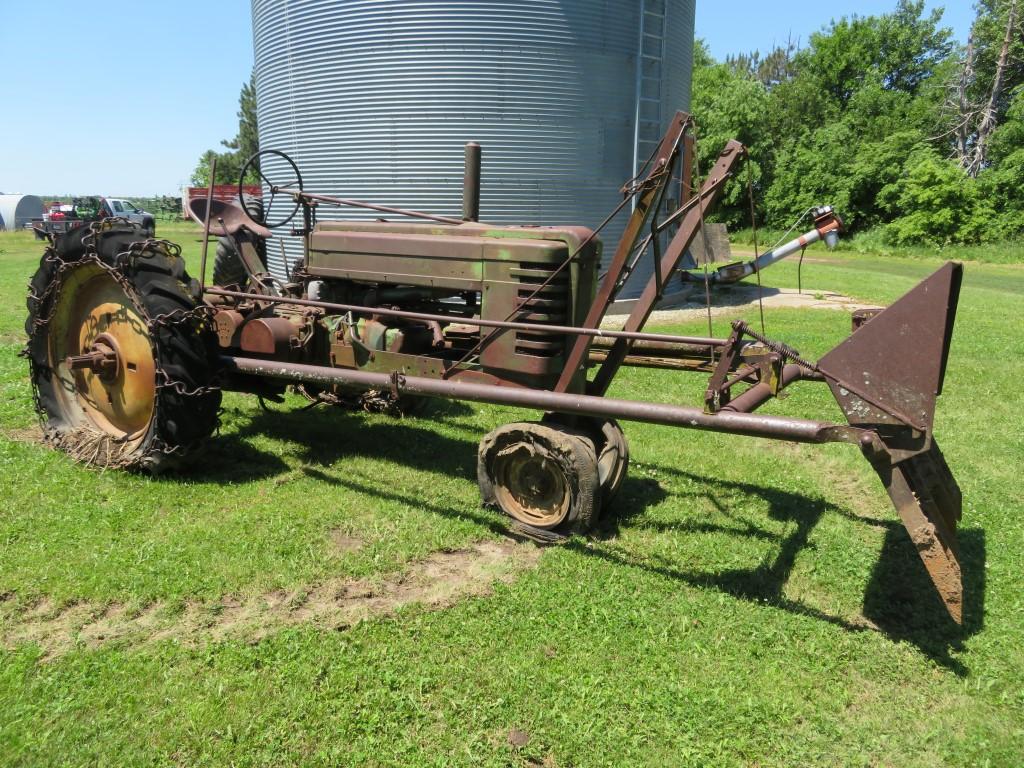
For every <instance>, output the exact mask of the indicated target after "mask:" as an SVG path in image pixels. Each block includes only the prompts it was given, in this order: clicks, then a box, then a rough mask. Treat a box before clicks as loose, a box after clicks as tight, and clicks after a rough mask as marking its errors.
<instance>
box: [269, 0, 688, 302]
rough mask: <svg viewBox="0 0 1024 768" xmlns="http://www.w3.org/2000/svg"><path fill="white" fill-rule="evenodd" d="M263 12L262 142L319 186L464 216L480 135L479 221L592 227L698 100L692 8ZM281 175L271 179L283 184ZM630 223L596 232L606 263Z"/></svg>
mask: <svg viewBox="0 0 1024 768" xmlns="http://www.w3.org/2000/svg"><path fill="white" fill-rule="evenodd" d="M252 14H253V39H254V47H255V55H256V94H257V105H258V106H257V112H258V120H259V139H260V146H261V148H263V149H279V150H282V151H284V152H286V153H287V154H289V155H290V156H291V157H292V158H293V159H294V160H295V161H296V163H297V164H298V166H299V168H300V169H301V171H302V174H303V177H304V182H305V188H306V189H307V190H309V191H315V192H322V193H324V194H333V195H339V196H343V197H348V198H356V199H362V200H368V201H372V202H377V203H383V204H386V205H394V206H400V207H407V208H415V209H419V210H425V211H430V212H433V213H441V214H449V215H452V214H458V213H459V212H460V211H461V196H462V170H463V165H462V163H463V145H464V144H465V143H466V142H468V141H477V142H480V143H481V144H482V145H483V158H484V161H483V185H482V194H481V218H482V219H483V220H485V221H489V222H493V223H498V224H503V223H505V224H507V223H521V224H585V225H587V226H590V227H596V226H597V225H598V224H600V223H601V221H602V220H603V219H604V218H605V216H606V215H607V214H608V213H609V212H610V211H611V210H612V209H613V208H614V207H615V205H616V204H617V203H618V202H619V201H620V200H621V197H620V195H619V188H620V186H621V185H622V183H623V182H624V181H625V180H626V179H628V178H629V177H630V176H632V175H633V173H634V170H635V169H636V168H637V166H638V164H640V163H642V162H643V161H644V160H646V159H647V157H648V156H649V155H650V153H651V152H652V151H653V149H654V147H655V145H656V142H657V140H658V139H659V138H660V136H661V134H662V132H663V131H664V129H665V125H666V123H667V121H668V120H669V119H670V118H671V116H672V115H673V114H674V112H675V111H676V110H678V109H684V110H685V109H687V108H688V107H689V101H690V74H691V68H692V57H693V24H694V0H474V1H473V2H466V0H253V2H252ZM283 165H284V164H283V162H282V161H278V160H276V158H274V157H272V156H271V157H267V158H266V160H265V164H264V168H265V170H266V172H267V175H268V176H269V177H270V178H271V179H274V178H275V174H276V175H277V178H278V179H280V180H282V181H285V180H287V179H288V178H290V176H291V174H289V172H288V169H287V168H285V167H283ZM627 214H628V212H627ZM376 215H377V214H374V213H372V212H369V211H357V210H351V209H349V210H344V211H343V210H339V209H333V208H329V207H326V206H324V207H322V208H320V209H319V210H318V216H319V217H320V218H321V219H325V218H373V217H375V216H376ZM623 225H624V218H623V219H622V220H618V221H616V222H613V224H612V225H611V226H609V227H608V228H607V229H605V230H604V231H603V233H602V239H603V240H604V242H605V244H606V247H605V251H606V257H607V256H608V255H609V254H610V251H611V249H612V247H613V246H614V244H615V242H616V241H617V239H618V237H619V235H620V233H621V231H622V227H623ZM278 232H279V233H280V230H279V231H278ZM285 239H286V252H287V258H288V259H289V260H291V259H292V258H294V257H296V256H298V255H300V254H301V245H300V243H299V242H298V241H297V240H296V239H294V238H287V237H286V238H285ZM268 253H269V258H270V260H271V263H270V267H271V269H272V270H273V271H274V272H275V273H277V274H281V273H282V272H283V271H284V264H283V262H282V259H281V256H280V251H279V249H277V248H271V249H269V251H268ZM647 261H648V260H646V259H645V260H643V262H642V264H641V268H640V269H638V273H637V274H636V275H634V279H633V281H632V282H631V284H630V285H629V286H627V288H626V290H625V291H624V293H623V295H624V296H629V295H631V294H634V293H637V292H638V291H639V287H640V286H641V285H642V284H643V283H645V282H646V280H647V277H648V274H644V273H642V271H641V270H642V268H643V267H644V266H648V265H647ZM648 269H649V266H648ZM631 289H632V290H631Z"/></svg>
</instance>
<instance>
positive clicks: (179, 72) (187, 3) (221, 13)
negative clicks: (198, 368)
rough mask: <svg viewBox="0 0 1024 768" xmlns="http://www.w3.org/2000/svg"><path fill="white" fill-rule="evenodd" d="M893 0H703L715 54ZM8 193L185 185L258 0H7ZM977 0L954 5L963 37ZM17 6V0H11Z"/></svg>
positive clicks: (223, 108) (243, 64)
mask: <svg viewBox="0 0 1024 768" xmlns="http://www.w3.org/2000/svg"><path fill="white" fill-rule="evenodd" d="M895 4H896V3H895V0H856V2H854V1H853V0H832V2H831V3H827V4H826V3H822V2H820V0H774V2H765V1H764V0H731V1H730V2H713V1H712V0H697V35H698V36H700V37H703V38H704V39H705V40H707V41H708V43H709V45H710V47H711V51H712V53H713V54H714V55H715V56H717V57H719V58H721V57H724V56H725V55H726V54H728V53H735V52H741V51H750V50H755V49H761V50H766V49H769V48H771V47H772V46H773V45H774V44H779V43H783V42H785V41H786V39H787V38H788V37H789V36H790V35H792V37H793V39H794V40H797V39H799V40H801V41H804V42H806V40H807V38H808V36H809V35H810V33H811V32H814V31H815V30H817V29H820V28H821V27H822V26H824V25H826V24H828V22H829V21H830V19H832V18H838V17H841V16H844V15H850V14H853V13H857V14H860V15H868V14H873V13H884V12H886V11H889V10H891V9H892V8H893V7H894V6H895ZM0 5H2V6H3V9H2V13H0V61H2V62H3V65H4V71H5V72H6V73H7V77H6V78H4V83H5V85H6V87H7V89H8V92H7V93H5V94H4V98H3V99H2V100H0V104H2V105H3V106H2V107H0V192H8V193H12V192H22V193H32V194H39V195H50V194H74V193H77V194H88V193H92V194H106V195H124V196H131V195H140V196H141V195H157V194H177V193H178V190H179V189H180V187H181V186H182V184H185V183H187V181H188V178H189V176H190V175H191V172H192V169H193V168H194V167H195V164H196V160H197V159H198V157H199V155H200V154H201V153H202V152H203V151H204V150H206V149H207V148H210V147H214V146H217V145H218V144H219V142H220V140H221V139H226V138H230V137H233V136H234V135H235V132H236V129H237V118H236V117H235V112H236V110H237V101H238V90H239V88H240V87H241V85H242V83H243V82H244V81H245V80H246V78H247V77H248V76H249V71H250V70H251V68H252V26H251V21H250V15H249V2H248V0H205V1H201V0H174V2H166V1H165V0H161V1H160V2H152V0H149V1H146V0H144V2H140V3H131V4H127V5H118V6H116V8H117V9H118V10H112V11H110V12H107V11H104V12H103V13H96V12H93V11H90V10H89V4H88V3H85V4H83V3H81V2H77V1H75V2H72V1H71V0H49V1H48V2H46V3H27V2H23V1H22V0H2V2H0ZM971 5H972V3H971V2H969V0H929V2H928V6H929V7H936V6H945V7H946V8H947V11H946V16H945V21H946V24H947V25H948V26H950V27H951V28H953V30H954V32H955V33H956V36H957V38H958V39H960V40H965V39H966V37H967V29H968V27H969V25H970V22H971V19H972V18H973V11H972V10H971V8H970V6H971ZM12 6H13V7H12Z"/></svg>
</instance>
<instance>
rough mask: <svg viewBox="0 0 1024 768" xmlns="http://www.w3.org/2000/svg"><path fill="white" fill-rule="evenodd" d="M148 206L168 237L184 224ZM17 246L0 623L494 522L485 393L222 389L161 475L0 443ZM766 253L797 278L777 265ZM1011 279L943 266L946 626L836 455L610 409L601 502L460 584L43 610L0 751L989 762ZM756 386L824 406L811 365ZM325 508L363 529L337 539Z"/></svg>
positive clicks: (497, 415)
mask: <svg viewBox="0 0 1024 768" xmlns="http://www.w3.org/2000/svg"><path fill="white" fill-rule="evenodd" d="M160 233H161V234H162V235H163V236H169V237H172V238H174V239H177V240H178V241H179V242H182V244H183V245H184V246H185V249H186V254H187V255H188V257H189V259H190V263H193V264H195V263H196V256H197V254H198V248H199V246H198V242H197V237H196V229H195V228H194V227H192V226H191V225H186V224H181V225H176V226H171V225H161V230H160ZM39 252H40V248H39V246H38V244H36V243H34V242H33V241H32V240H31V238H30V237H28V238H26V237H25V236H24V235H22V234H10V235H7V234H5V235H0V386H2V388H3V397H2V398H0V552H2V556H0V596H2V598H0V630H3V631H0V636H3V635H6V634H8V632H7V631H8V630H12V629H14V628H17V627H22V628H23V627H25V626H26V625H27V624H28V623H30V620H29V619H28V618H26V617H27V616H28V615H29V614H27V613H26V611H29V610H31V609H32V607H33V606H36V605H39V604H41V605H43V606H47V607H46V610H48V611H49V615H51V616H53V615H58V614H59V613H60V609H61V606H75V605H76V604H77V605H79V606H82V605H84V606H89V607H90V610H102V608H103V607H104V606H124V607H126V610H128V611H130V612H134V613H138V612H142V611H144V610H145V609H146V607H147V606H152V605H159V606H161V607H162V610H164V611H165V612H166V614H167V615H168V616H170V617H171V619H170V620H171V621H173V620H174V616H175V615H182V616H184V615H186V613H187V611H186V607H187V606H190V605H197V604H199V605H203V606H211V610H214V611H215V610H216V609H217V606H218V605H219V604H220V603H221V602H224V604H228V602H229V601H230V600H238V599H240V600H245V599H248V598H252V597H254V596H259V595H265V594H269V593H272V592H273V591H274V590H285V591H287V592H289V593H293V592H296V591H298V592H301V591H302V590H303V589H304V588H308V587H310V586H312V585H315V584H318V583H321V582H324V581H328V580H331V579H338V578H349V577H350V578H353V579H369V580H371V581H372V580H374V579H389V578H390V579H395V578H396V577H395V574H399V573H401V572H403V571H404V570H406V569H410V568H412V569H415V563H416V562H417V561H420V560H422V559H424V558H426V557H427V556H429V555H430V554H431V553H433V552H438V551H442V550H457V549H459V548H463V547H466V546H468V545H470V544H471V543H473V542H476V541H480V540H485V539H498V538H499V537H500V535H501V534H500V531H501V529H502V521H501V519H500V518H499V517H498V516H497V515H495V514H493V513H491V512H489V511H486V510H483V509H481V508H480V507H479V501H478V492H477V488H476V483H475V480H474V462H475V451H476V443H477V440H478V439H479V438H480V436H482V435H483V434H484V433H485V432H486V431H487V430H489V429H491V428H493V427H495V426H497V425H499V424H502V423H505V422H508V421H512V420H516V419H518V418H521V417H522V416H523V415H524V414H523V413H521V412H517V411H512V410H509V409H504V408H499V407H492V406H481V405H475V404H471V405H466V404H447V405H445V404H440V405H439V406H438V407H437V408H436V409H435V410H434V411H433V412H432V414H431V415H430V416H428V417H424V418H407V419H404V420H400V421H397V420H393V419H389V418H388V417H384V416H378V415H368V414H350V413H341V412H334V411H327V410H314V411H306V412H301V413H300V412H297V411H296V409H297V408H298V407H300V406H301V402H300V401H298V400H295V399H292V400H289V402H288V403H286V404H285V405H284V406H275V407H274V408H275V412H272V413H265V412H263V411H261V410H260V408H259V406H258V405H257V404H256V403H255V402H253V401H252V400H250V399H248V398H245V397H242V396H237V395H231V396H228V397H226V398H225V408H226V412H225V415H224V424H223V427H222V429H221V432H220V434H219V435H218V436H217V437H215V438H214V439H213V440H212V441H211V444H210V450H209V452H208V453H207V455H206V458H205V459H204V461H203V463H202V464H201V465H200V466H199V467H197V468H195V469H194V470H192V471H191V472H189V473H187V474H184V475H178V476H172V477H168V478H162V479H158V480H154V479H148V478H144V477H139V476H135V475H130V474H125V473H121V472H99V471H95V470H90V469H85V468H82V467H80V466H77V465H74V464H72V463H71V462H70V461H69V460H67V459H66V458H65V457H64V456H62V455H60V454H57V453H54V452H52V451H50V450H48V449H46V448H44V447H42V446H40V445H38V444H36V443H35V442H32V441H31V440H26V439H25V438H24V435H25V430H28V429H30V428H31V427H32V425H33V424H34V423H35V417H34V414H33V411H32V407H31V397H30V392H29V387H28V385H27V382H26V376H25V370H26V366H25V362H24V360H22V359H21V358H19V357H18V355H17V353H18V351H19V349H20V347H21V344H22V343H23V330H22V326H23V323H24V286H25V283H26V281H27V280H28V277H29V275H30V274H31V272H32V270H33V269H34V267H35V262H36V261H37V259H38V255H39ZM815 258H818V255H817V254H816V255H815ZM938 263H939V262H938V261H937V260H935V259H931V260H929V259H927V258H920V259H915V260H906V259H897V258H889V257H881V256H876V255H861V254H852V253H840V254H836V255H833V256H829V257H828V258H827V259H826V260H818V261H814V262H810V263H805V265H804V285H805V286H809V288H810V289H811V290H818V289H827V290H836V291H839V292H842V293H846V294H849V295H852V296H855V297H857V298H860V299H863V300H865V301H870V302H889V301H891V300H892V299H894V298H896V297H897V296H898V295H900V294H901V293H902V292H904V291H905V290H907V289H908V288H910V287H911V286H912V285H913V284H914V282H915V281H916V280H917V279H919V278H920V277H923V276H924V275H926V274H927V273H928V272H929V271H930V270H931V269H932V268H934V267H936V266H937V265H938ZM763 277H764V279H765V283H766V284H768V285H769V286H784V287H790V286H795V284H796V268H795V264H793V263H783V264H780V265H778V266H776V267H773V268H772V269H771V270H770V271H768V272H765V273H764V276H763ZM1022 306H1024V268H1021V267H1019V266H1012V265H988V264H972V265H970V266H969V267H968V269H967V272H966V279H965V285H964V290H963V294H962V297H961V302H960V316H959V321H958V326H957V330H956V335H955V339H954V345H953V351H952V355H951V360H950V365H949V371H948V375H947V386H946V392H945V394H944V395H943V397H942V398H941V400H940V404H939V410H938V415H937V424H938V435H939V439H940V441H941V443H942V445H943V449H944V451H945V453H946V455H947V458H948V459H949V462H950V464H951V466H952V467H953V469H954V472H955V473H956V475H957V477H958V479H959V481H960V483H961V485H962V487H963V490H964V498H965V504H964V518H963V522H962V526H961V545H962V549H963V552H962V555H963V560H964V567H965V581H966V588H967V600H968V605H967V621H966V627H965V629H964V630H963V631H960V630H957V629H956V628H955V627H954V626H953V625H951V623H950V622H949V621H948V620H947V619H946V618H945V617H944V615H943V612H942V608H941V606H940V605H939V604H938V602H937V600H936V598H935V597H934V596H933V594H932V592H931V589H930V586H929V584H928V582H927V579H926V578H925V577H924V575H923V569H922V567H921V565H920V563H919V561H918V560H917V555H916V554H915V552H914V550H913V547H912V545H911V544H910V542H909V540H908V538H907V536H906V534H905V532H904V531H903V529H902V527H901V526H900V525H899V524H898V522H897V518H896V515H895V513H894V512H893V511H892V509H891V508H890V506H889V504H888V502H887V500H886V498H885V495H884V493H883V491H882V489H881V488H880V486H879V484H878V481H877V479H876V478H875V477H874V475H873V474H872V472H871V470H870V468H869V467H868V466H867V464H866V463H865V462H864V461H863V460H862V459H861V458H860V456H859V454H858V453H857V452H856V451H855V450H854V449H851V448H850V447H848V446H826V447H820V448H819V447H793V446H788V445H785V444H780V443H771V442H764V441H756V440H750V439H742V438H737V437H729V436H722V435H713V434H699V433H695V432H685V431H678V430H672V429H669V428H662V427H654V426H645V425H636V424H629V425H627V427H626V431H627V435H628V437H629V439H630V441H631V447H632V452H633V457H634V464H633V467H632V469H631V472H630V476H629V478H628V480H627V482H626V484H625V486H624V488H623V493H622V496H621V498H620V500H619V501H618V503H617V505H616V513H617V514H616V516H615V517H614V518H613V519H610V520H609V521H607V522H606V523H605V524H604V525H603V528H602V529H601V531H600V533H599V535H597V536H594V537H591V538H587V539H582V538H578V539H574V540H573V541H571V542H570V543H569V544H567V545H565V546H561V547H556V548H550V549H548V550H546V551H544V553H543V554H542V555H541V557H540V559H539V561H538V564H537V566H536V567H535V568H532V569H529V570H527V571H525V572H523V573H522V574H520V576H519V577H518V578H517V579H516V580H514V581H512V582H511V583H508V584H498V585H496V586H495V588H494V591H493V594H491V595H489V596H485V597H476V598H469V599H465V600H462V601H460V602H458V603H457V604H455V605H453V606H451V607H449V608H446V609H444V610H427V609H426V608H422V607H415V606H413V607H407V608H404V609H402V610H400V611H399V612H398V613H397V614H396V615H393V616H382V617H380V618H375V619H371V620H368V621H365V622H363V623H361V624H358V625H357V626H355V627H352V628H350V629H346V630H343V631H325V630H323V629H322V628H320V627H318V626H316V625H314V624H310V625H302V624H299V625H297V626H290V627H282V628H274V627H270V628H268V629H269V631H268V632H267V633H266V634H265V636H262V637H257V636H255V635H251V636H250V635H246V634H241V635H239V636H228V637H224V638H216V637H209V638H206V639H200V640H199V641H196V642H183V641H181V640H180V638H179V637H178V636H175V635H173V634H171V635H169V636H167V637H165V638H164V639H160V637H159V636H156V637H154V638H152V640H151V641H150V642H146V643H139V642H135V641H133V640H131V639H122V640H115V641H113V642H108V643H105V644H101V645H98V646H95V647H94V646H93V645H92V644H90V643H88V642H86V641H85V639H83V638H79V639H78V640H77V641H75V639H74V637H72V643H71V645H70V647H68V648H65V649H63V650H62V651H61V652H60V653H56V654H50V655H46V649H45V648H44V647H42V646H41V645H37V644H34V643H32V642H10V643H8V644H7V647H6V648H0V764H2V765H14V766H37V765H54V764H62V765H65V764H66V765H95V764H100V765H119V766H120V765H150V764H161V765H163V764H182V765H229V764H230V765H282V764H309V765H349V764H358V765H363V764H365V765H438V766H441V765H444V766H447V765H466V766H477V765H556V766H569V765H573V766H592V765H607V766H621V765H659V766H660V765H716V766H717V765H724V766H731V765H737V766H753V765H757V766H775V765H830V766H831V765H865V766H868V765H871V766H874V765H893V766H903V765H915V766H916V765H923V766H931V765H948V766H964V765H991V766H1017V765H1020V764H1021V762H1022V755H1024V650H1022V643H1021V638H1022V629H1024V596H1022V591H1021V573H1022V571H1024V562H1022V553H1024V514H1022V513H1024V508H1022V504H1021V503H1020V492H1019V480H1018V475H1019V472H1020V467H1021V466H1024V439H1022V436H1021V423H1022V420H1021V416H1020V401H1021V398H1020V394H1019V386H1020V384H1019V382H1021V381H1022V380H1024V341H1022V336H1021V334H1020V329H1019V326H1020V321H1021V320H1022V319H1024V312H1022ZM727 322H728V318H716V320H715V331H716V333H718V334H724V333H725V332H726V329H727ZM767 323H768V332H769V334H771V335H773V336H775V337H778V338H783V339H785V340H787V341H788V342H790V343H791V344H792V345H794V346H796V347H797V348H798V349H800V350H801V351H802V352H804V353H805V354H806V355H808V356H812V357H813V356H817V355H820V354H821V353H823V352H824V351H826V350H827V349H828V348H830V347H831V346H832V345H833V344H834V343H836V342H837V341H838V340H839V339H840V338H842V337H843V336H844V334H845V333H846V332H847V331H848V325H849V319H848V318H847V317H845V316H844V315H843V314H842V313H839V312H826V311H821V312H811V313H807V312H797V311H794V310H772V311H769V312H767ZM677 330H687V331H693V332H697V333H701V334H703V333H704V331H705V330H706V326H705V325H704V324H703V323H701V322H698V323H694V324H690V325H689V326H679V327H678V328H677ZM682 378H683V380H682V381H678V380H677V379H675V378H673V377H671V375H670V374H667V373H665V372H658V371H645V370H630V371H627V372H626V373H625V374H623V376H622V377H621V379H619V380H618V381H617V382H616V384H615V386H614V390H613V392H612V394H613V395H619V396H629V397H635V398H648V399H656V400H662V401H671V402H685V403H689V404H692V403H696V402H699V399H700V393H701V391H702V385H703V381H702V380H701V379H700V377H691V378H689V379H687V378H686V377H682ZM289 411H291V412H289ZM766 411H768V412H774V413H783V414H793V415H801V416H807V417H815V418H838V412H837V410H836V408H835V406H834V404H832V403H830V402H829V395H828V393H827V391H825V389H824V388H822V387H815V386H813V385H799V386H798V387H797V388H796V389H795V391H794V394H793V396H792V397H790V398H788V399H786V400H783V401H779V402H775V403H773V404H771V406H770V407H768V408H766ZM339 531H340V532H342V533H343V534H344V535H345V536H346V537H349V538H351V539H354V540H358V541H360V542H362V546H360V547H358V548H354V549H350V550H344V551H342V550H339V549H338V548H337V547H335V546H334V545H333V544H332V537H333V536H334V535H335V533H336V532H339ZM524 546H530V545H524ZM44 619H45V617H40V618H39V621H40V622H42V621H43V620H44ZM511 729H521V730H523V731H525V732H526V733H528V734H529V741H528V743H527V745H526V746H525V747H522V748H518V747H513V746H511V745H510V744H509V741H508V735H509V732H510V730H511Z"/></svg>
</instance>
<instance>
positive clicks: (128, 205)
mask: <svg viewBox="0 0 1024 768" xmlns="http://www.w3.org/2000/svg"><path fill="white" fill-rule="evenodd" d="M103 203H104V206H105V208H106V209H107V211H104V214H105V216H111V217H113V216H116V217H120V218H124V219H128V221H131V222H133V223H135V224H141V225H142V226H143V228H145V229H148V230H149V231H150V233H151V234H156V217H155V216H154V215H153V214H152V213H150V212H149V211H144V210H142V209H141V208H139V207H138V206H137V205H135V204H134V203H133V202H132V201H131V200H125V199H123V198H119V197H105V198H103ZM108 211H109V212H108Z"/></svg>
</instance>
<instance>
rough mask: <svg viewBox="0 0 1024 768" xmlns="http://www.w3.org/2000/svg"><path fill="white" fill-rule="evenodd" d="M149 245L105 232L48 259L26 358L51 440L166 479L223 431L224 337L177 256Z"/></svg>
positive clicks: (71, 242) (94, 459) (39, 278)
mask: <svg viewBox="0 0 1024 768" xmlns="http://www.w3.org/2000/svg"><path fill="white" fill-rule="evenodd" d="M83 229H89V228H84V227H83ZM140 235H141V232H140V231H139V228H138V227H135V226H133V225H123V224H117V225H114V226H112V227H111V226H105V227H100V226H97V227H96V229H90V231H89V232H88V233H86V234H85V235H84V236H79V237H78V238H70V237H69V238H61V239H58V241H57V242H56V243H55V244H54V246H52V247H50V248H48V249H47V251H46V254H45V255H44V256H43V259H42V262H41V263H40V267H39V270H38V271H37V272H36V274H35V276H34V277H33V279H32V283H31V289H32V293H31V295H30V296H29V300H28V308H29V318H28V321H27V323H26V330H27V332H28V336H29V341H28V346H27V355H28V358H29V362H30V367H31V375H32V382H33V385H34V387H35V393H36V407H37V410H38V411H39V414H40V417H41V419H42V421H43V427H44V434H45V437H46V440H47V441H48V442H50V443H51V444H52V445H54V446H55V447H57V448H60V449H61V450H64V451H65V452H67V453H68V454H70V455H71V456H72V457H74V458H76V459H78V460H80V461H84V462H86V463H90V464H98V465H101V466H119V467H131V468H137V469H144V470H146V471H150V472H158V471H161V470H163V469H166V468H168V467H169V466H172V465H173V464H175V463H176V462H178V461H179V460H180V459H181V458H182V457H184V456H185V455H186V454H187V453H189V452H191V451H192V450H194V449H195V448H197V447H198V445H199V444H200V443H201V442H202V441H203V440H204V439H205V438H206V437H208V436H209V435H210V433H211V432H212V431H213V430H214V428H215V427H216V425H217V413H218V409H219V407H220V390H219V389H218V388H216V387H215V386H213V381H214V373H215V361H216V342H215V338H216V337H215V336H214V334H213V331H212V329H211V328H209V327H208V324H207V321H206V318H205V316H204V315H203V314H202V313H198V312H196V311H195V310H196V307H197V301H196V298H195V296H194V289H195V286H193V285H192V283H193V282H194V281H190V280H189V278H188V275H187V274H186V273H185V268H184V263H183V261H182V259H181V256H180V254H179V253H178V250H177V247H176V246H173V245H172V244H170V243H165V242H162V241H148V242H146V241H145V240H140V239H138V238H139V237H140Z"/></svg>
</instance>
